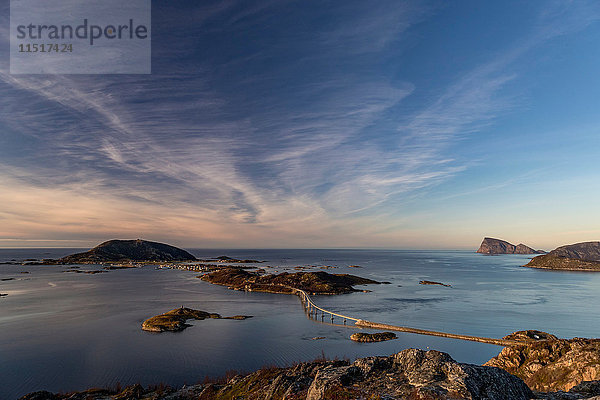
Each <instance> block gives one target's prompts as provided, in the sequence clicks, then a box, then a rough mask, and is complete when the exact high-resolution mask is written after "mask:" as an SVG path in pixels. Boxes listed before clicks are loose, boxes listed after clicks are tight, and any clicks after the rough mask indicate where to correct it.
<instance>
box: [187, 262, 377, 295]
mask: <svg viewBox="0 0 600 400" xmlns="http://www.w3.org/2000/svg"><path fill="white" fill-rule="evenodd" d="M199 278H200V279H202V280H203V281H206V282H210V283H213V284H216V285H223V286H228V287H229V288H231V289H234V290H245V291H248V292H267V293H285V294H293V293H294V289H301V290H304V291H306V292H308V293H312V294H343V293H352V292H358V291H359V290H357V289H354V287H353V286H354V285H368V284H378V283H379V282H377V281H374V280H371V279H366V278H361V277H358V276H354V275H350V274H329V273H327V272H324V271H318V272H296V273H287V272H282V273H280V274H277V275H275V274H271V275H260V274H258V273H256V272H248V271H246V270H244V269H241V268H224V269H221V270H218V271H214V272H210V273H208V274H204V275H200V276H199Z"/></svg>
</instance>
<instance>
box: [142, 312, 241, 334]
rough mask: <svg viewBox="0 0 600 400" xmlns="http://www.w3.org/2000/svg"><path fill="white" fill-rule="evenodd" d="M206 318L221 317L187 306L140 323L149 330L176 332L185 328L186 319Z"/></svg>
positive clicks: (237, 317)
mask: <svg viewBox="0 0 600 400" xmlns="http://www.w3.org/2000/svg"><path fill="white" fill-rule="evenodd" d="M207 318H213V319H221V318H223V317H221V316H220V315H219V314H216V313H208V312H206V311H200V310H194V309H191V308H187V307H181V308H176V309H174V310H171V311H169V312H166V313H164V314H160V315H156V316H154V317H152V318H148V319H147V320H145V321H144V322H143V323H142V330H144V331H149V332H165V331H171V332H177V331H182V330H184V329H185V328H187V327H188V326H190V325H188V324H187V323H186V322H187V320H188V319H197V320H203V319H207ZM246 318H250V316H246V315H235V316H233V317H225V319H246Z"/></svg>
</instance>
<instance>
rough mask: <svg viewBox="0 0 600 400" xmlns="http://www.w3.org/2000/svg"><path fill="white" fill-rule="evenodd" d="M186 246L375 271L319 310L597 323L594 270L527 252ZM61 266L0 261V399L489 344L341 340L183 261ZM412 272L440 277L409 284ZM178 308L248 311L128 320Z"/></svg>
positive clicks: (585, 329) (457, 328) (281, 302)
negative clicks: (159, 328) (539, 261)
mask: <svg viewBox="0 0 600 400" xmlns="http://www.w3.org/2000/svg"><path fill="white" fill-rule="evenodd" d="M75 251H78V249H26V250H22V249H21V250H10V249H0V261H10V260H11V259H16V260H22V259H27V258H56V257H60V256H63V255H67V254H70V253H73V252H75ZM191 252H192V253H193V254H194V255H196V256H198V257H201V258H209V257H216V256H220V255H228V256H231V257H236V258H251V259H260V260H265V261H266V263H264V264H261V266H270V267H277V268H273V269H274V270H278V271H283V270H285V268H291V267H295V266H316V267H319V266H325V265H327V266H333V267H337V268H336V269H330V270H328V272H335V273H352V274H356V275H360V276H364V277H368V278H372V279H375V280H379V281H389V282H391V283H390V284H388V285H370V286H365V287H361V288H365V289H369V290H372V292H370V293H353V294H348V295H341V296H315V297H314V300H315V302H316V303H317V304H319V305H322V306H324V307H325V308H328V309H331V310H337V311H338V312H340V313H343V314H346V315H351V316H356V317H359V318H363V319H368V320H371V321H377V322H383V323H390V324H397V325H405V326H411V327H416V328H424V329H431V330H440V331H446V332H453V333H464V334H470V335H479V336H488V337H502V336H504V335H506V334H508V333H510V332H513V331H516V330H522V329H539V330H542V331H546V332H551V333H554V334H556V335H558V336H561V337H568V338H570V337H575V336H580V337H597V336H598V332H600V319H598V318H597V305H598V304H599V301H598V300H599V297H600V290H599V289H600V274H594V273H576V272H556V271H547V270H536V269H529V268H523V267H521V265H523V264H525V263H526V262H527V261H528V257H527V256H518V255H506V256H483V255H480V254H475V253H472V252H465V251H388V250H233V249H228V250H209V249H197V250H193V249H192V250H191ZM349 265H360V266H361V267H362V268H349V267H348V266H349ZM94 268H95V267H93V266H83V267H82V269H94ZM66 269H67V267H65V266H27V267H24V266H20V265H18V266H17V265H0V278H1V279H6V278H14V279H13V280H3V281H0V293H7V294H8V296H6V297H1V298H0V399H15V398H17V397H19V396H21V395H23V394H25V393H28V392H31V391H36V390H42V389H44V390H50V391H72V390H81V389H84V388H88V387H92V386H96V387H98V386H100V387H106V386H114V385H116V384H117V383H120V384H122V385H127V384H132V383H141V384H143V385H148V384H155V383H161V382H163V383H167V384H170V385H175V386H180V385H183V384H193V383H197V382H199V381H202V380H203V379H204V378H205V377H206V376H212V377H214V376H220V375H223V374H224V373H226V372H227V371H229V370H238V371H252V370H254V369H257V368H260V367H262V366H267V365H278V366H285V365H289V364H291V363H294V362H297V361H306V360H311V359H314V358H316V357H319V356H321V355H322V354H323V353H324V354H325V355H326V356H327V357H330V358H333V357H340V358H343V357H347V358H350V359H353V358H355V357H361V356H368V355H389V354H392V353H395V352H398V351H400V350H402V349H405V348H409V347H418V348H423V349H426V348H431V349H437V350H441V351H444V352H448V353H450V354H451V355H452V356H453V357H454V358H455V359H456V360H458V361H461V362H469V363H483V362H485V361H487V360H488V359H489V358H491V357H492V356H494V355H496V354H497V353H498V352H499V351H500V350H501V348H500V347H497V346H493V345H487V344H479V343H471V342H464V341H459V340H453V339H443V338H436V337H429V336H419V335H413V334H398V337H399V338H398V339H397V340H392V341H389V342H382V343H372V344H360V343H355V342H352V341H350V340H349V339H348V337H349V336H350V334H352V333H353V330H352V329H348V328H343V327H336V326H330V325H326V324H321V323H317V322H314V321H311V320H309V319H307V318H306V317H305V316H304V313H303V311H302V308H301V306H300V301H299V299H298V298H297V297H295V296H289V295H278V294H266V293H244V292H239V291H231V290H227V289H226V288H224V287H221V286H214V285H211V284H208V283H206V282H202V281H200V280H199V279H197V278H196V275H197V274H196V273H194V272H189V271H180V270H168V269H155V268H154V267H144V268H136V269H128V270H113V271H109V272H107V273H102V274H94V275H92V274H76V273H65V272H64V271H65V270H66ZM317 269H318V268H317ZM21 271H28V272H29V274H22V273H21ZM292 271H293V270H291V271H290V272H292ZM420 280H431V281H438V282H443V283H446V284H450V285H452V287H442V286H429V285H427V286H426V285H419V281H420ZM181 305H185V306H186V307H191V308H196V309H200V310H205V311H209V312H216V313H219V314H221V315H223V316H228V315H235V314H245V315H253V316H254V318H251V319H248V320H244V321H237V320H205V321H194V322H192V324H193V325H194V326H192V327H190V328H188V329H186V330H185V331H183V332H179V333H169V332H167V333H160V334H156V333H149V332H144V331H142V330H141V329H140V324H141V322H142V321H143V320H144V319H146V318H149V317H151V316H153V315H156V314H160V313H162V312H165V311H168V310H171V309H173V308H175V307H179V306H181ZM315 337H325V339H320V340H313V339H312V338H315Z"/></svg>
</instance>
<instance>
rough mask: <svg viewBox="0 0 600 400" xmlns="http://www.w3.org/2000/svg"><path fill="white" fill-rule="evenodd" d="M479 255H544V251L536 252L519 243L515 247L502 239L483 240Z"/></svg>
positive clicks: (478, 250)
mask: <svg viewBox="0 0 600 400" xmlns="http://www.w3.org/2000/svg"><path fill="white" fill-rule="evenodd" d="M477 253H482V254H543V253H545V252H544V251H542V250H534V249H532V248H531V247H529V246H526V245H524V244H523V243H519V244H518V245H516V246H515V245H514V244H512V243H509V242H507V241H506V240H502V239H494V238H489V237H486V238H483V241H482V242H481V245H480V246H479V249H477Z"/></svg>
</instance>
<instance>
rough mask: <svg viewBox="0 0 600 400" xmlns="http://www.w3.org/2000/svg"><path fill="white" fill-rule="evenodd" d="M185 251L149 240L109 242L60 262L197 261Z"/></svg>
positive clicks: (64, 258) (67, 257)
mask: <svg viewBox="0 0 600 400" xmlns="http://www.w3.org/2000/svg"><path fill="white" fill-rule="evenodd" d="M195 260H196V257H194V256H193V255H191V254H190V253H188V252H187V251H185V250H182V249H179V248H177V247H174V246H170V245H168V244H164V243H157V242H149V241H147V240H141V239H137V240H109V241H108V242H104V243H102V244H99V245H98V246H96V247H94V248H93V249H91V250H89V251H86V252H84V253H77V254H72V255H70V256H66V257H63V258H61V259H59V260H58V262H59V263H62V264H75V263H97V262H116V261H195Z"/></svg>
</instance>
